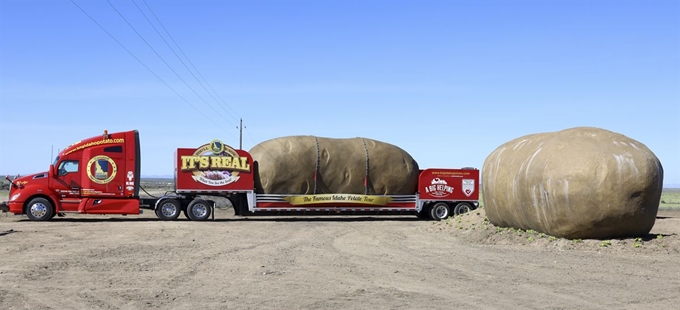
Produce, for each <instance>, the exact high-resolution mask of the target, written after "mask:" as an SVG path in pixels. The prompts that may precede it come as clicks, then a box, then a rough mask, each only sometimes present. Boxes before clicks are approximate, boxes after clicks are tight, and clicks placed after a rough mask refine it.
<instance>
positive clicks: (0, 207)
mask: <svg viewBox="0 0 680 310" xmlns="http://www.w3.org/2000/svg"><path fill="white" fill-rule="evenodd" d="M0 212H2V213H5V212H9V204H8V203H7V201H0Z"/></svg>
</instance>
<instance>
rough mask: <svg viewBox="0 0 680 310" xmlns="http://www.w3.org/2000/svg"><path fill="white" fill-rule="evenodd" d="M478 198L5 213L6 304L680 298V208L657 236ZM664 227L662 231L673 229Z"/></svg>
mask: <svg viewBox="0 0 680 310" xmlns="http://www.w3.org/2000/svg"><path fill="white" fill-rule="evenodd" d="M483 212H484V210H483V209H480V210H476V211H473V212H472V213H470V214H468V215H463V216H459V217H456V218H452V219H449V220H447V221H442V222H432V221H424V220H418V219H416V218H415V217H375V218H370V217H350V218H347V217H342V218H339V217H325V218H312V217H302V218H291V217H278V218H270V217H266V218H262V217H251V218H240V217H234V216H233V215H232V214H233V212H232V211H231V210H220V211H219V212H218V214H217V216H216V221H214V222H213V221H208V222H190V221H187V220H179V221H175V222H162V221H159V220H157V219H156V218H155V216H154V215H153V214H152V213H151V212H148V211H147V212H146V213H145V214H143V215H141V216H134V217H131V216H128V217H122V216H92V215H81V216H79V215H68V216H67V217H65V218H55V220H53V221H51V222H44V223H42V222H40V223H38V222H30V221H28V220H27V219H26V217H20V216H14V215H11V214H10V215H7V213H5V214H0V260H2V264H0V305H2V308H3V309H145V308H154V309H156V308H158V309H673V308H675V307H677V305H678V304H679V303H680V296H679V294H680V265H679V264H678V259H680V237H679V236H678V234H679V233H680V212H678V211H672V212H660V213H659V218H658V219H657V222H656V225H655V227H654V229H653V230H652V235H650V236H647V237H645V238H643V239H639V240H634V239H627V240H575V241H571V240H563V239H554V238H550V237H549V236H543V235H540V234H536V233H533V232H518V231H513V230H507V229H500V228H496V227H494V226H493V225H490V224H488V223H486V221H485V220H484V218H485V216H484V213H483ZM659 236H661V237H659Z"/></svg>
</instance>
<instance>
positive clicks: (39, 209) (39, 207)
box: [29, 203, 47, 218]
mask: <svg viewBox="0 0 680 310" xmlns="http://www.w3.org/2000/svg"><path fill="white" fill-rule="evenodd" d="M29 212H31V215H33V216H35V217H37V218H43V217H45V215H47V206H46V205H45V204H43V203H34V204H33V205H31V209H30V211H29Z"/></svg>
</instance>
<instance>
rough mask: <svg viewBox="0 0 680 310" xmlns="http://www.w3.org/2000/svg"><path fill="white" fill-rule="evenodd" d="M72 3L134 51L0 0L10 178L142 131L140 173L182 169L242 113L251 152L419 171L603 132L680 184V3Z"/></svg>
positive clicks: (62, 3) (42, 4)
mask: <svg viewBox="0 0 680 310" xmlns="http://www.w3.org/2000/svg"><path fill="white" fill-rule="evenodd" d="M74 1H75V3H77V4H78V6H80V8H82V9H83V10H84V11H85V12H86V13H87V14H88V15H89V16H91V17H92V18H93V19H94V20H95V21H96V22H97V23H99V24H100V25H101V26H102V27H103V28H104V29H105V30H106V31H107V32H108V33H110V34H111V35H112V36H113V37H114V38H115V39H116V40H117V41H118V42H120V44H122V46H124V48H123V47H121V45H119V44H118V43H117V42H116V41H115V40H114V39H112V38H111V37H110V36H109V35H108V34H107V32H105V31H104V30H102V29H101V28H100V27H99V26H98V25H97V24H96V23H95V22H93V20H92V19H90V17H88V15H86V14H85V13H83V11H81V9H80V8H79V7H78V6H76V5H75V4H74V3H73V2H72V1H70V0H54V1H27V0H22V1H19V0H2V1H0V131H2V132H3V133H2V134H0V148H2V149H1V150H0V173H9V174H16V173H21V174H26V173H31V172H37V171H44V170H46V168H47V166H48V164H49V162H50V160H51V148H52V146H54V150H55V154H56V150H57V149H59V148H63V147H64V146H66V145H68V144H70V143H72V142H75V141H77V140H80V139H82V138H86V137H90V136H95V135H99V134H101V132H102V131H103V130H104V129H108V130H109V131H110V132H113V131H122V130H130V129H137V130H139V131H140V135H141V139H142V157H143V159H142V174H143V175H171V174H172V171H173V167H174V166H173V152H174V149H175V148H176V147H194V146H197V145H200V144H203V143H206V142H208V141H210V140H212V139H216V138H219V139H222V140H223V141H224V142H225V143H229V144H231V145H232V146H238V143H239V140H238V130H237V129H236V125H237V124H238V118H243V121H244V125H245V126H246V129H245V131H244V134H243V148H244V149H250V148H251V147H252V146H254V145H255V144H257V143H259V142H262V141H264V140H267V139H271V138H275V137H280V136H286V135H316V136H325V137H334V138H346V137H358V136H361V137H368V138H373V139H377V140H382V141H385V142H389V143H392V144H396V145H398V146H400V147H402V148H403V149H405V150H406V151H407V152H409V153H410V154H411V155H413V157H414V158H415V159H416V160H417V161H418V162H419V164H420V166H421V167H462V166H476V167H480V168H481V166H482V164H483V162H484V160H485V158H486V157H487V156H488V155H489V154H490V153H491V152H492V151H493V150H494V149H495V148H496V147H498V146H499V145H500V144H502V143H504V142H507V141H509V140H511V139H514V138H517V137H519V136H523V135H526V134H531V133H536V132H547V131H556V130H561V129H566V128H570V127H576V126H594V127H600V128H604V129H608V130H612V131H615V132H619V133H622V134H624V135H627V136H629V137H631V138H633V139H636V140H638V141H640V142H642V143H644V144H645V145H647V146H648V147H649V148H650V149H651V150H652V151H653V152H654V153H655V154H656V155H657V157H659V159H660V160H661V162H662V164H663V166H664V169H665V182H664V183H665V185H666V186H674V187H680V2H678V1H578V0H570V1H566V0H565V1H521V0H516V1H427V0H418V1H416V0H413V1H397V0H394V1H377V0H372V1H371V0H362V1H349V0H348V1H332V0H326V1H298V0H295V1H294V0H291V1H257V0H253V1H160V0H134V1H132V0H125V1H123V0H109V1H110V3H111V4H112V5H113V7H112V6H111V5H110V4H109V3H108V2H107V1H86V0H74ZM135 4H136V5H137V6H138V7H139V9H138V8H137V6H135ZM147 5H148V6H147ZM114 7H115V9H114ZM149 7H150V8H151V10H152V11H150V10H149ZM140 9H141V10H142V11H143V12H144V14H146V18H148V19H149V20H150V21H151V22H152V23H153V25H154V26H155V27H156V29H157V30H158V31H159V32H160V33H161V34H163V35H164V38H165V41H167V42H168V43H169V45H170V46H172V47H173V50H174V52H173V50H171V49H170V48H169V47H168V45H166V43H165V41H164V40H163V39H162V38H161V36H159V35H158V33H157V32H156V30H154V28H153V27H152V26H151V24H150V23H149V21H147V19H146V18H145V16H144V15H143V14H142V13H140ZM116 10H117V11H118V12H120V15H122V16H123V17H124V18H125V20H124V19H123V18H121V16H120V15H119V13H118V12H117V11H116ZM152 12H153V13H152ZM154 15H155V17H154ZM156 17H157V18H158V19H159V20H160V21H161V23H162V26H161V24H159V23H158V21H157V20H156ZM126 20H127V21H126ZM128 23H129V24H130V25H132V26H133V27H134V30H133V29H132V28H131V27H130V26H129V25H128ZM165 30H167V32H169V33H170V35H171V37H170V36H168V35H167V33H166V32H165ZM135 31H136V32H135ZM137 33H139V35H141V37H142V38H143V39H142V38H140V36H139V35H138V34H137ZM173 41H174V42H176V43H177V45H175V44H174V43H173ZM145 42H146V43H145ZM147 43H148V45H147ZM149 45H150V46H151V47H153V50H152V49H151V48H150V47H149ZM177 46H179V48H178V47H177ZM126 49H127V50H126ZM154 50H155V52H154ZM128 51H129V52H131V53H132V54H133V55H134V57H133V56H132V55H131V54H130V53H128ZM175 53H176V54H177V55H179V56H180V57H181V59H182V60H183V62H184V63H183V62H181V61H180V60H179V59H178V57H177V56H176V55H175ZM183 55H186V57H187V58H188V60H187V58H185V57H184V56H183ZM136 59H139V61H138V60H136ZM140 61H141V63H140ZM166 63H167V65H166ZM185 65H186V67H185ZM145 66H146V67H145ZM147 67H148V68H149V69H150V70H151V71H153V73H151V72H150V71H149V70H148V69H147ZM194 67H195V68H196V69H197V70H198V71H196V70H194ZM170 68H172V69H170ZM187 68H190V69H191V70H188V69H187ZM173 70H174V72H173ZM192 73H193V74H192ZM195 77H196V78H195ZM201 77H202V78H201ZM159 78H160V79H162V80H163V81H161V80H160V79H159ZM197 79H198V80H200V81H201V83H202V84H199V82H197ZM185 83H186V84H185ZM166 84H167V85H166ZM187 84H188V85H189V86H187ZM204 87H205V88H204ZM211 89H214V92H213V91H211Z"/></svg>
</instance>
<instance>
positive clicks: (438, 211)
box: [430, 202, 451, 221]
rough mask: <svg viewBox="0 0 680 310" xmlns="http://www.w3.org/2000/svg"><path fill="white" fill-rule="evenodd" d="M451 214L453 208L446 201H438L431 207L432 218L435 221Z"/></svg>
mask: <svg viewBox="0 0 680 310" xmlns="http://www.w3.org/2000/svg"><path fill="white" fill-rule="evenodd" d="M450 215H451V208H449V205H448V204H446V202H438V203H436V204H435V205H434V206H432V208H431V209H430V218H431V219H433V220H435V221H441V220H445V219H447V218H448V217H449V216H450Z"/></svg>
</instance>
